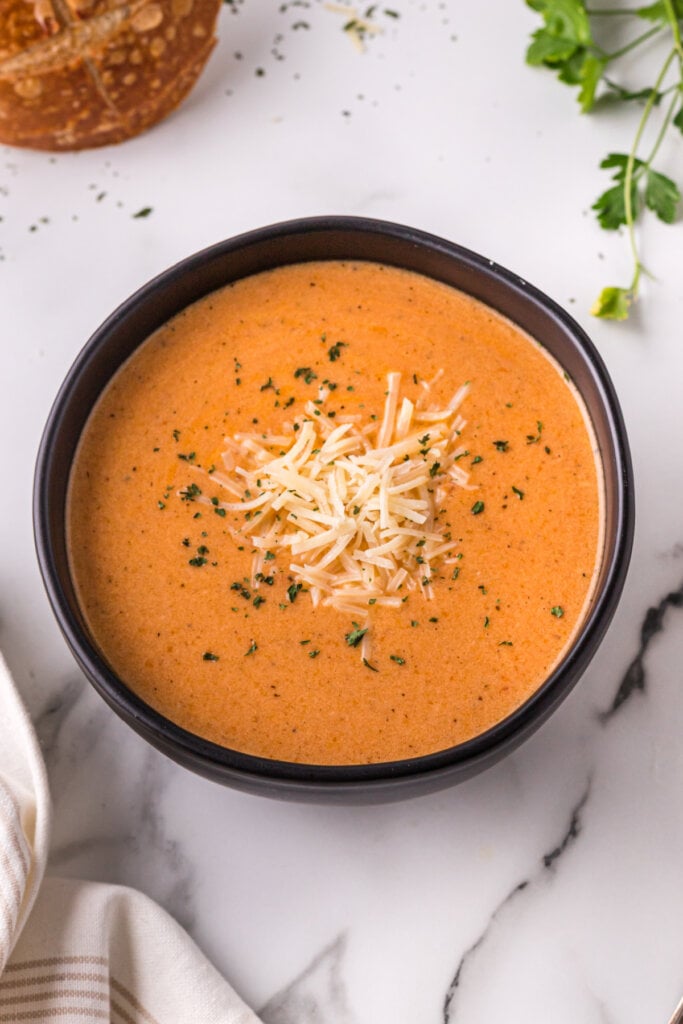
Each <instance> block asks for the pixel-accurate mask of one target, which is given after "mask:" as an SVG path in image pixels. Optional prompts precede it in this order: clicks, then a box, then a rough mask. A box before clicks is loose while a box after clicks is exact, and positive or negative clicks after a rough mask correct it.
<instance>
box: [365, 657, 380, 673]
mask: <svg viewBox="0 0 683 1024" xmlns="http://www.w3.org/2000/svg"><path fill="white" fill-rule="evenodd" d="M363 664H364V665H365V667H366V668H369V669H370V671H371V672H379V669H378V668H375V666H374V665H371V664H370V662H369V661H368V659H367V658H363Z"/></svg>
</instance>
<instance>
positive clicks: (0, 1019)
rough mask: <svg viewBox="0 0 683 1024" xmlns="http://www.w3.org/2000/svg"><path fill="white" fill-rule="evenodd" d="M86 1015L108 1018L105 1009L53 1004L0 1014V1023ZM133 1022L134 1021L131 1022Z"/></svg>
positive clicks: (91, 1018)
mask: <svg viewBox="0 0 683 1024" xmlns="http://www.w3.org/2000/svg"><path fill="white" fill-rule="evenodd" d="M67 1016H68V1017H86V1018H87V1019H88V1020H93V1019H96V1020H109V1012H108V1011H107V1010H93V1009H91V1007H89V1006H55V1007H54V1009H50V1008H46V1007H44V1006H43V1007H41V1008H40V1009H39V1010H23V1011H21V1012H20V1013H12V1014H2V1016H0V1024H17V1022H18V1021H22V1020H37V1021H43V1020H51V1019H52V1018H57V1017H67ZM133 1024H135V1022H133Z"/></svg>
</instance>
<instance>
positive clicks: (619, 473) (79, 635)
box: [33, 216, 634, 790]
mask: <svg viewBox="0 0 683 1024" xmlns="http://www.w3.org/2000/svg"><path fill="white" fill-rule="evenodd" d="M330 231H335V232H339V231H344V232H352V233H354V234H355V235H357V236H358V238H359V239H360V238H361V237H362V236H384V237H386V236H389V237H390V238H394V239H398V240H400V241H401V242H403V243H405V242H408V243H409V244H411V245H414V246H416V247H418V248H420V249H428V250H431V251H432V252H436V253H439V254H441V255H444V256H446V257H448V258H450V259H451V260H454V261H455V262H456V263H457V264H459V265H460V266H461V267H464V268H466V269H467V270H469V271H472V272H474V273H475V274H482V273H483V274H484V275H487V276H488V277H490V278H494V279H495V280H497V281H499V282H501V283H502V284H503V285H504V286H505V287H506V288H507V289H511V290H512V291H514V292H516V293H517V294H518V295H519V296H520V297H522V296H523V298H524V301H526V302H528V303H529V304H530V305H531V306H535V307H537V308H538V307H540V308H541V310H542V311H543V312H544V313H545V314H546V315H549V316H550V317H551V318H552V319H554V320H555V321H557V322H558V324H559V326H560V327H561V328H562V329H563V331H564V333H565V334H566V335H567V336H568V337H569V338H570V339H571V343H572V344H573V346H574V348H575V349H577V350H578V351H579V353H580V354H581V356H582V358H583V361H584V363H585V365H586V368H587V369H588V371H589V372H590V374H591V377H592V379H593V382H594V383H595V385H596V386H597V390H598V392H599V395H600V400H601V402H602V406H603V411H604V413H605V415H606V417H607V420H608V423H609V434H610V437H611V441H612V448H611V450H610V452H608V453H602V458H603V460H604V459H605V458H606V457H609V458H610V459H611V460H613V462H614V465H615V468H616V473H615V475H614V481H615V493H614V495H613V497H612V500H613V504H614V506H615V509H616V515H615V522H616V527H615V538H614V544H613V550H612V554H611V557H610V558H609V561H608V563H607V564H606V565H605V564H604V563H603V566H604V577H603V583H602V586H601V588H600V590H599V592H598V593H596V595H595V599H594V601H593V603H592V606H591V608H590V609H589V611H588V614H587V615H586V618H585V619H584V621H583V623H582V625H581V627H580V628H579V630H578V632H577V634H576V637H575V640H574V642H573V644H572V646H571V648H570V649H569V650H568V651H567V652H566V654H565V656H564V657H563V658H562V660H561V661H560V662H559V663H558V664H557V665H556V666H555V668H554V669H553V671H552V672H551V674H550V675H549V676H548V678H547V679H546V680H545V682H544V683H543V684H542V685H541V686H540V687H538V689H536V690H535V691H534V692H533V693H532V694H531V695H530V696H529V697H528V698H527V700H525V701H524V703H523V704H521V705H520V706H519V707H518V708H516V709H515V710H514V711H513V712H511V713H510V714H509V715H508V716H506V718H504V719H503V720H502V721H500V722H497V723H495V724H494V725H493V726H491V727H490V728H489V729H487V730H486V731H485V732H483V733H480V734H479V735H477V736H475V737H472V738H471V739H469V740H466V741H464V742H462V743H459V744H456V745H454V746H452V747H449V748H446V749H445V750H440V751H435V752H433V753H428V754H421V755H418V756H416V757H411V758H404V759H401V760H397V761H381V762H375V763H371V764H342V765H327V764H323V765H320V764H305V763H298V762H291V761H282V760H279V759H271V758H267V757H262V756H259V755H255V754H248V753H243V752H241V751H238V750H233V749H231V748H228V747H223V746H221V745H219V744H216V743H213V742H212V741H210V740H207V739H204V738H203V737H201V736H198V735H196V734H195V733H192V732H189V731H188V730H185V729H183V728H182V727H181V726H179V725H177V724H176V723H175V722H173V721H171V720H170V719H168V718H166V717H165V716H164V715H162V714H161V713H160V712H158V711H156V710H155V709H154V708H152V707H151V706H150V705H148V704H147V703H146V702H144V701H143V700H141V698H139V697H138V696H137V695H136V694H135V693H134V692H133V691H132V690H131V689H129V687H128V686H127V685H126V683H125V682H124V681H123V680H121V679H120V678H119V677H118V676H117V675H116V674H115V673H114V672H113V671H112V670H111V669H110V668H109V666H108V665H107V663H106V661H105V660H104V658H103V656H102V655H101V654H100V653H99V651H98V650H97V648H96V647H95V645H94V644H93V643H92V642H91V640H90V637H89V636H88V635H87V633H86V632H85V630H84V629H83V628H82V626H81V624H80V623H79V622H78V621H77V619H76V617H75V616H74V614H73V612H72V608H71V605H70V602H69V600H68V598H67V595H66V593H65V591H64V588H63V586H62V582H61V578H60V572H59V569H58V566H57V564H56V559H55V553H54V551H53V548H52V542H51V530H50V510H49V507H48V494H47V490H48V484H49V481H50V479H51V475H52V474H53V473H54V472H56V469H55V460H56V455H55V453H56V451H57V449H58V447H59V446H58V444H57V443H56V441H57V440H58V439H59V435H60V430H61V429H62V427H63V424H64V418H65V414H66V412H67V410H68V408H69V403H70V401H71V400H72V397H73V393H74V390H75V387H76V385H77V383H78V381H79V380H80V378H81V376H82V374H83V373H84V371H85V370H86V368H87V367H88V366H89V364H90V362H91V360H92V359H93V358H95V357H96V356H97V354H98V353H99V352H100V350H101V349H102V348H103V347H106V345H107V339H108V337H109V335H110V333H111V331H112V330H113V329H114V328H115V327H117V326H118V325H119V324H120V323H121V321H123V320H125V319H126V318H127V317H129V316H130V315H131V314H132V313H133V312H134V311H135V310H137V309H139V308H140V307H142V306H144V305H145V304H147V303H150V301H151V300H153V297H154V296H155V295H157V294H158V293H159V290H160V289H165V288H168V287H169V286H170V285H173V284H174V283H177V282H179V281H181V280H182V279H184V278H185V277H186V275H188V274H192V273H193V272H194V271H196V270H197V269H198V268H200V267H202V266H204V265H206V264H207V263H210V262H211V261H213V260H215V259H217V258H221V257H224V256H226V255H227V254H230V253H237V252H238V251H239V250H243V249H245V248H246V247H249V246H253V245H258V244H259V243H261V242H263V241H274V240H281V241H282V240H284V239H286V238H288V237H290V236H294V235H301V234H310V233H312V232H313V233H315V232H318V233H319V232H330ZM317 258H318V257H316V259H317ZM331 258H340V257H331ZM345 258H347V259H362V258H363V257H360V256H348V257H345ZM373 261H374V262H377V261H375V260H373ZM299 262H303V261H302V260H301V259H290V260H287V259H286V258H283V259H282V260H281V261H280V262H279V263H277V264H273V266H284V265H287V264H290V263H299ZM386 262H389V261H386ZM416 272H417V273H423V274H424V276H430V275H429V274H428V273H426V272H424V271H416ZM251 273H252V272H249V273H245V274H243V275H238V276H237V277H235V278H234V280H239V279H240V278H241V277H247V276H250V275H251ZM226 283H227V282H226ZM212 290H213V288H209V289H208V290H207V291H206V292H204V293H203V294H209V293H210V291H212ZM201 297H202V296H201V295H199V296H196V297H195V298H194V299H192V300H190V302H192V301H198V299H199V298H201ZM190 302H188V303H186V305H187V304H190ZM489 305H491V304H490V303H489ZM492 308H495V307H492ZM502 315H505V314H502ZM535 340H536V341H539V343H541V344H542V342H540V339H538V338H536V339H535ZM143 341H144V338H143V339H142V340H141V341H140V342H139V343H138V344H142V342H143ZM136 347H137V346H136ZM118 365H121V363H119V364H118ZM114 372H115V371H114ZM98 394H99V392H98ZM96 398H97V395H96V396H95V397H94V398H93V401H92V402H91V404H90V405H89V408H88V412H89V411H90V409H92V405H93V404H94V401H95V400H96ZM33 524H34V539H35V546H36V553H37V557H38V563H39V568H40V572H41V575H42V578H43V583H44V586H45V589H46V591H47V595H48V598H49V602H50V604H51V606H52V610H53V612H54V614H55V617H56V619H57V622H58V624H59V627H60V629H61V631H62V633H63V635H64V637H65V639H66V641H67V644H68V646H69V647H70V648H71V651H72V653H73V655H74V656H75V658H76V660H77V662H78V663H79V665H80V666H81V668H82V669H83V671H84V672H85V674H86V675H87V677H88V678H89V680H90V682H91V683H92V684H93V685H94V686H95V688H96V689H97V690H98V692H99V693H100V695H101V696H102V697H103V698H104V699H105V701H106V702H107V703H108V704H109V705H110V706H111V707H112V708H113V709H114V710H115V711H116V712H117V713H118V714H119V715H120V716H121V717H122V718H123V719H124V720H125V721H127V722H128V724H129V725H131V726H132V727H133V728H134V729H135V730H136V731H137V732H138V733H140V734H141V735H143V736H144V737H145V738H146V739H148V740H149V741H150V742H151V743H152V744H153V745H155V746H157V747H159V748H160V749H162V750H164V751H165V752H166V753H167V754H169V755H170V756H171V757H173V758H174V759H176V760H178V761H180V762H181V763H185V764H187V765H189V766H191V767H193V768H194V769H195V770H197V771H200V773H203V774H207V775H209V776H211V777H214V778H221V779H223V781H227V782H230V781H231V779H232V780H233V781H234V782H235V783H236V784H239V782H240V780H242V782H243V783H246V784H247V785H251V784H253V785H255V786H256V788H258V786H259V784H260V783H263V784H264V785H265V786H268V787H271V786H274V787H275V788H276V789H277V788H285V789H287V788H292V787H294V788H297V787H300V788H306V787H310V786H314V787H317V788H322V789H323V790H324V789H326V788H329V789H330V790H334V789H346V788H353V787H354V786H357V785H358V784H364V785H365V786H373V785H374V786H377V787H382V786H385V785H387V784H390V783H391V782H392V781H395V780H398V779H404V780H405V779H410V778H416V777H425V776H435V777H436V776H439V775H441V774H443V773H444V772H448V771H449V770H451V771H452V770H453V769H464V768H465V767H466V766H467V765H470V766H473V769H474V770H476V767H475V766H476V765H477V764H478V763H480V762H485V761H487V760H488V759H490V758H491V757H492V756H493V755H494V754H495V752H496V751H497V750H500V749H504V748H505V747H506V746H507V745H508V744H509V743H510V742H511V741H512V740H513V739H515V738H516V737H519V736H520V735H521V736H522V737H523V736H524V735H525V734H526V733H528V732H531V731H533V729H535V728H536V727H537V726H538V725H540V724H541V723H542V722H543V721H544V720H545V718H546V717H547V716H548V715H549V714H550V712H551V711H552V710H553V709H554V707H555V706H556V704H557V703H559V701H560V700H561V699H562V697H563V696H564V695H565V693H566V692H568V690H569V689H571V687H572V686H573V683H571V684H567V677H568V676H571V675H572V674H576V678H577V679H578V677H579V676H580V675H581V673H582V672H583V670H584V669H585V667H586V666H587V664H588V662H589V661H590V658H591V657H592V655H593V653H594V651H595V649H597V647H598V645H599V643H600V641H601V639H602V636H603V634H604V632H605V631H606V629H607V626H608V625H609V622H610V620H611V618H612V616H613V614H614V611H615V609H616V605H617V603H618V600H619V597H620V594H621V591H622V588H623V583H624V580H625V577H626V572H627V569H628V563H629V559H630V554H631V548H632V542H633V532H634V489H633V470H632V464H631V457H630V451H629V445H628V440H627V436H626V430H625V425H624V421H623V417H622V413H621V409H620V406H619V402H618V399H617V395H616V392H615V389H614V385H613V383H612V381H611V378H610V376H609V374H608V372H607V369H606V367H605V364H604V362H603V360H602V357H601V356H600V354H599V352H598V350H597V349H596V347H595V345H594V343H593V342H592V341H591V339H590V338H589V336H588V335H587V334H586V332H585V331H584V330H583V328H582V327H581V326H580V325H579V324H578V323H577V322H576V321H575V320H574V319H573V317H571V316H570V314H569V313H567V312H566V310H564V309H563V308H562V307H561V306H560V305H559V304H558V303H557V302H555V300H554V299H552V298H550V297H549V296H548V295H546V294H545V293H544V292H542V291H541V290H540V289H538V288H536V287H535V286H533V285H530V284H528V283H527V282H526V281H525V280H524V279H523V278H521V277H519V275H517V274H515V273H513V272H512V271H510V270H508V269H506V268H505V267H502V266H500V265H499V264H497V263H495V262H494V261H493V260H490V259H488V258H486V257H484V256H481V255H479V254H478V253H475V252H473V251H471V250H470V249H467V248H465V247H463V246H460V245H458V244H457V243H454V242H451V241H448V240H446V239H444V238H441V237H439V236H437V235H433V234H430V233H429V232H426V231H422V230H421V229H417V228H413V227H408V226H406V225H403V224H397V223H393V222H390V221H384V220H377V219H372V218H366V217H353V216H321V217H304V218H297V219H294V220H286V221H280V222H278V223H275V224H272V225H267V226H265V227H260V228H256V229H254V230H251V231H247V232H243V233H241V234H238V235H235V236H233V237H231V238H227V239H224V240H223V241H220V242H217V243H214V244H213V245H210V246H208V247H206V248H203V249H201V250H199V251H198V252H195V253H193V254H192V255H190V256H188V257H186V258H184V259H182V260H180V261H178V262H177V263H175V264H173V265H172V266H170V267H169V268H167V269H166V270H164V271H162V272H161V273H159V274H157V275H155V276H154V277H153V278H152V279H151V280H149V281H148V282H147V283H146V284H144V285H142V287H140V288H138V289H137V290H136V291H135V292H133V294H132V295H130V296H129V297H128V298H127V299H125V300H124V301H123V302H122V303H120V305H119V306H118V307H117V308H116V309H115V310H114V311H113V312H112V313H111V314H110V315H109V316H108V317H107V319H106V320H104V321H103V323H102V324H101V325H100V326H99V327H98V328H97V329H96V330H95V331H94V333H93V334H92V335H91V336H90V338H89V339H88V341H87V342H86V343H85V345H84V346H83V348H82V349H81V350H80V352H79V353H78V355H77V356H76V358H75V360H74V361H73V363H72V365H71V367H70V369H69V370H68V372H67V374H66V376H65V378H64V380H63V382H62V385H61V387H60V389H59V391H58V393H57V396H56V398H55V400H54V403H53V405H52V408H51V410H50V413H49V416H48V419H47V422H46V425H45V428H44V431H43V435H42V438H41V442H40V447H39V450H38V455H37V460H36V468H35V476H34V489H33ZM575 681H576V680H574V682H575ZM169 748H170V749H169Z"/></svg>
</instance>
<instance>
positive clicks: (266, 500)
mask: <svg viewBox="0 0 683 1024" xmlns="http://www.w3.org/2000/svg"><path fill="white" fill-rule="evenodd" d="M400 385H401V375H400V373H389V374H388V378H387V391H386V401H385V405H384V415H383V417H382V420H381V422H379V423H375V422H370V423H366V424H362V423H361V422H360V417H358V416H348V417H344V416H343V415H338V416H337V417H336V419H335V420H334V421H332V420H331V419H329V418H328V417H327V416H325V415H324V414H321V410H322V409H324V402H325V399H326V398H327V396H328V394H329V392H328V391H327V389H326V388H325V387H321V388H319V391H318V402H317V403H313V402H308V403H307V404H306V407H305V411H306V415H305V416H303V417H301V418H300V419H298V420H297V421H296V422H295V423H293V424H291V425H290V426H289V429H287V425H285V429H283V430H282V432H281V434H280V435H278V436H277V437H275V436H270V437H264V436H263V435H261V434H246V433H244V434H242V433H240V434H235V436H234V437H233V438H228V439H226V445H227V447H226V450H225V452H224V454H223V463H224V467H225V471H224V472H223V473H220V472H219V473H214V474H213V475H212V480H213V481H214V482H215V483H217V484H218V485H219V486H220V487H221V488H223V489H224V490H225V491H227V492H228V496H229V498H230V499H234V498H236V497H237V496H238V495H239V500H226V501H222V502H220V506H221V507H222V508H224V509H225V510H226V511H227V512H231V513H244V514H245V521H244V523H243V525H241V526H240V527H239V528H236V529H235V531H234V532H235V536H236V537H237V538H240V539H241V540H242V541H243V540H244V538H245V537H247V536H248V538H249V541H250V544H251V545H252V547H253V550H254V552H255V553H254V556H253V562H252V585H253V587H254V588H258V586H259V575H260V574H262V572H263V568H264V564H265V555H266V552H269V553H270V554H269V558H272V556H273V555H274V554H275V555H278V554H279V555H280V556H282V555H284V557H285V559H286V560H287V566H288V572H289V574H290V576H291V577H292V578H293V580H294V581H295V582H296V583H299V584H301V585H302V587H305V588H306V589H307V590H308V593H309V595H310V599H311V600H312V602H313V604H314V606H317V605H319V604H323V605H328V606H331V607H333V608H336V609H338V610H339V611H343V612H347V613H351V614H353V615H355V616H358V617H359V618H361V617H367V615H368V612H369V608H370V607H371V606H373V605H380V606H381V605H384V606H388V607H399V606H400V605H401V602H402V600H403V596H402V595H401V593H400V592H401V591H404V592H406V591H412V590H419V591H421V592H422V593H423V595H424V596H425V597H426V598H431V597H432V596H433V593H432V584H431V579H432V576H433V575H434V573H436V571H437V570H438V568H439V566H440V565H441V564H442V563H444V562H447V561H448V560H449V556H450V560H451V561H452V560H453V557H454V549H455V547H456V541H454V540H453V539H452V538H451V535H450V533H448V532H446V530H447V528H446V527H445V525H444V524H443V523H442V522H440V520H439V515H438V510H439V509H440V508H441V505H442V502H443V497H444V496H445V493H446V491H447V488H448V487H449V486H452V485H456V486H459V487H466V486H467V480H468V476H467V473H466V472H465V471H463V470H462V469H461V468H460V467H459V466H458V465H457V459H458V457H459V456H461V455H462V454H463V453H464V451H465V449H464V447H463V446H462V445H461V444H460V433H461V431H462V429H463V427H464V426H465V421H464V420H463V419H462V417H461V416H460V415H459V414H458V409H459V407H460V405H461V403H462V401H463V400H464V398H465V397H466V395H467V390H468V386H467V385H464V386H463V387H461V388H459V389H458V391H456V393H455V395H454V396H453V398H452V399H451V401H450V402H449V403H448V404H447V405H446V406H445V407H444V408H435V407H434V406H433V405H431V404H428V403H429V397H430V390H429V385H426V386H425V387H424V390H423V394H422V395H421V396H420V398H419V400H418V401H417V402H416V403H413V402H411V401H409V400H408V399H407V398H403V399H402V400H401V396H400ZM321 403H323V404H321ZM205 500H208V499H205ZM214 503H215V500H214ZM366 651H367V647H366V646H364V647H363V649H362V650H361V654H362V656H366Z"/></svg>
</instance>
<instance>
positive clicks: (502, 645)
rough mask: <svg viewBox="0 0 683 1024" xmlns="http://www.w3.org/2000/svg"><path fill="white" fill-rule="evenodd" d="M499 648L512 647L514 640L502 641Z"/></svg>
mask: <svg viewBox="0 0 683 1024" xmlns="http://www.w3.org/2000/svg"><path fill="white" fill-rule="evenodd" d="M498 646H499V647H512V640H501V641H500V643H499V644H498Z"/></svg>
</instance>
